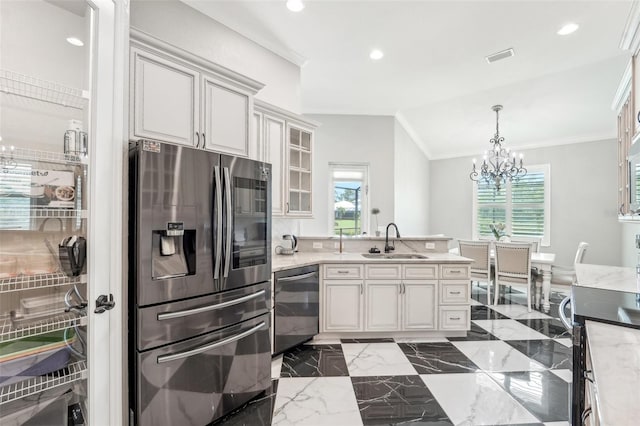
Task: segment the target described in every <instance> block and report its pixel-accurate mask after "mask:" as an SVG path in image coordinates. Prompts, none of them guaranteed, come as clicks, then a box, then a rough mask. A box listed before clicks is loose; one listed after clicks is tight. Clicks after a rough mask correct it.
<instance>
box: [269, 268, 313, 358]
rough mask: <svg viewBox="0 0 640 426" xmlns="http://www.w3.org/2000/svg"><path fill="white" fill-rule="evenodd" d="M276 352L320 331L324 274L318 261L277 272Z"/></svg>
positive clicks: (305, 339) (275, 295) (275, 309)
mask: <svg viewBox="0 0 640 426" xmlns="http://www.w3.org/2000/svg"><path fill="white" fill-rule="evenodd" d="M274 277H275V283H274V284H275V294H274V304H275V306H274V353H276V354H278V353H281V352H284V351H286V350H287V349H289V348H292V347H294V346H296V345H299V344H300V343H303V342H306V341H307V340H309V339H311V338H313V336H315V335H316V334H318V314H319V310H320V278H319V274H318V265H313V266H304V267H300V268H294V269H287V270H285V271H280V272H276V273H275V274H274Z"/></svg>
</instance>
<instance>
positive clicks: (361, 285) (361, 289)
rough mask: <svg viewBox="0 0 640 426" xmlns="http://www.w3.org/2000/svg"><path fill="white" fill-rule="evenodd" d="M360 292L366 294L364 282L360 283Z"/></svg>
mask: <svg viewBox="0 0 640 426" xmlns="http://www.w3.org/2000/svg"><path fill="white" fill-rule="evenodd" d="M360 294H364V284H362V283H360Z"/></svg>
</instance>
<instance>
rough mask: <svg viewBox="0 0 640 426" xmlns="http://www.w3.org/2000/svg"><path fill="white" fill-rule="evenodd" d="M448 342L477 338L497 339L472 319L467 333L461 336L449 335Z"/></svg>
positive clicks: (475, 339) (474, 339)
mask: <svg viewBox="0 0 640 426" xmlns="http://www.w3.org/2000/svg"><path fill="white" fill-rule="evenodd" d="M448 339H449V341H450V342H466V341H477V340H498V338H497V337H496V336H494V335H493V334H491V333H489V332H488V331H487V330H485V329H484V328H481V327H479V326H478V325H477V324H475V323H474V322H473V321H472V322H471V329H470V330H468V331H467V335H466V336H463V337H449V338H448Z"/></svg>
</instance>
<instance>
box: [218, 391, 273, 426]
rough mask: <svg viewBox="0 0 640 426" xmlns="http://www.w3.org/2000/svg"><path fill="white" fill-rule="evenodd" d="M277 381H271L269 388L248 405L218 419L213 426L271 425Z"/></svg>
mask: <svg viewBox="0 0 640 426" xmlns="http://www.w3.org/2000/svg"><path fill="white" fill-rule="evenodd" d="M277 391H278V381H277V380H272V381H271V388H270V389H267V390H266V391H265V392H264V393H263V394H261V395H258V396H257V397H256V398H255V399H253V400H251V401H250V402H249V403H248V404H246V405H243V406H242V407H240V408H238V409H237V410H235V411H233V412H232V413H230V414H228V415H226V416H224V417H222V418H220V419H218V420H217V421H216V422H214V423H213V425H216V426H217V425H220V426H222V425H224V426H269V425H270V424H271V420H272V415H273V407H274V404H275V399H276V393H277Z"/></svg>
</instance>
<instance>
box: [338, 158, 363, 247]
mask: <svg viewBox="0 0 640 426" xmlns="http://www.w3.org/2000/svg"><path fill="white" fill-rule="evenodd" d="M329 173H330V177H329V185H330V188H329V229H330V230H331V232H332V233H333V234H334V235H338V234H340V229H342V233H343V235H361V234H363V233H367V232H368V229H369V207H368V205H369V202H368V193H369V185H368V177H369V166H368V165H367V164H356V163H329Z"/></svg>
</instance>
